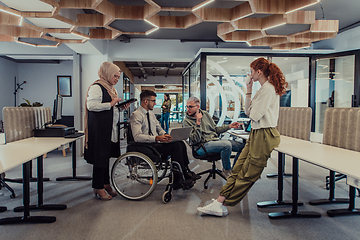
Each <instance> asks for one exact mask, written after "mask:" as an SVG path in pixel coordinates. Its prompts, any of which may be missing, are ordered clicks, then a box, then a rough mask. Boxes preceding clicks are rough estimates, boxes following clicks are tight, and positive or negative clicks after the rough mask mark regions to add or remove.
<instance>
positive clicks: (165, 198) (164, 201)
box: [162, 191, 172, 203]
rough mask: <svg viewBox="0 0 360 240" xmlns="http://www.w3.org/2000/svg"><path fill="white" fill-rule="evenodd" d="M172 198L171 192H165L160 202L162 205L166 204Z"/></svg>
mask: <svg viewBox="0 0 360 240" xmlns="http://www.w3.org/2000/svg"><path fill="white" fill-rule="evenodd" d="M171 198H172V192H170V191H165V192H164V194H163V195H162V201H163V203H168V202H170V201H171Z"/></svg>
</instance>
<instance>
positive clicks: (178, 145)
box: [130, 90, 200, 190]
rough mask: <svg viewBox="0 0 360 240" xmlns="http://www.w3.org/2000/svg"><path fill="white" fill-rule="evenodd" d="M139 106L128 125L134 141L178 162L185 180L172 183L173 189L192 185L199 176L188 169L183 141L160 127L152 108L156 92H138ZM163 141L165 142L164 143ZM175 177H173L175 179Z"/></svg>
mask: <svg viewBox="0 0 360 240" xmlns="http://www.w3.org/2000/svg"><path fill="white" fill-rule="evenodd" d="M140 101H141V105H140V107H139V108H138V109H137V110H136V111H135V112H133V113H132V114H131V117H130V126H131V131H132V135H133V138H134V141H135V142H140V143H149V144H151V145H152V146H153V147H154V148H155V149H156V150H157V151H158V152H159V153H160V154H162V155H164V156H169V155H170V156H171V160H172V161H176V162H178V163H179V164H180V166H181V170H182V172H183V175H184V178H185V180H186V181H185V182H183V183H182V182H180V183H177V182H175V183H174V190H176V189H177V188H180V187H182V188H183V189H184V190H187V189H190V188H191V187H193V186H194V183H195V180H196V179H199V178H200V176H198V175H196V174H195V173H193V172H192V171H190V169H189V167H188V164H189V159H188V156H187V151H186V146H185V143H184V142H183V141H174V142H172V141H171V140H172V137H171V136H170V135H169V134H167V133H166V132H165V130H164V129H162V128H161V126H160V124H159V121H158V120H157V119H156V117H155V114H154V113H153V112H152V111H150V110H153V108H154V106H155V104H156V93H154V92H153V91H150V90H144V91H142V93H141V94H140ZM164 143H165V144H164ZM176 179H177V178H176V177H175V180H176Z"/></svg>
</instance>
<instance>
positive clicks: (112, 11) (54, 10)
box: [0, 0, 339, 49]
mask: <svg viewBox="0 0 360 240" xmlns="http://www.w3.org/2000/svg"><path fill="white" fill-rule="evenodd" d="M0 1H1V0H0ZM11 1H13V2H19V1H20V0H16V1H15V0H2V1H1V2H3V3H4V5H0V41H17V42H19V43H24V44H30V45H32V46H38V47H40V46H43V47H57V46H59V45H60V44H62V43H79V44H81V43H85V42H87V41H88V40H89V39H108V40H114V39H117V38H118V37H120V36H122V35H129V34H132V35H134V34H136V35H151V34H152V33H154V32H155V31H157V30H159V29H187V28H190V27H192V26H195V25H197V24H200V23H203V22H215V23H218V25H217V36H218V37H219V38H220V39H222V40H223V41H224V42H245V43H247V44H248V45H249V46H269V47H270V48H271V49H295V48H304V47H310V45H311V43H312V42H315V41H320V40H324V39H328V38H333V37H335V36H336V34H337V32H338V30H339V21H338V20H316V19H315V12H314V11H302V10H301V9H303V8H306V7H308V6H310V5H313V4H319V0H244V1H239V0H182V1H175V0H168V1H165V0H132V1H128V0H58V1H56V0H26V1H29V2H33V3H34V5H35V3H36V6H41V10H38V11H37V10H33V11H25V10H22V9H21V8H20V7H17V6H11V3H10V2H11ZM23 1H24V0H23ZM8 2H9V3H8ZM7 3H8V4H7ZM6 4H7V5H8V6H10V7H7V6H5V5H6ZM39 9H40V8H39ZM84 12H86V13H84ZM70 13H71V14H70ZM40 20H45V21H46V24H44V23H42V24H41V23H40V24H38V23H39V21H40ZM126 21H128V22H126ZM133 22H136V23H140V24H138V26H137V27H132V26H133V25H132V24H133ZM52 23H54V25H51V24H52ZM139 25H140V27H139ZM53 26H54V27H53ZM29 39H42V41H29Z"/></svg>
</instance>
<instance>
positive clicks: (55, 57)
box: [5, 42, 73, 60]
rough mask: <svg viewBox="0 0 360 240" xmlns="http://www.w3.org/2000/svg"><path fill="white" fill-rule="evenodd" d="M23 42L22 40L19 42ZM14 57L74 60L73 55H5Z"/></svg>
mask: <svg viewBox="0 0 360 240" xmlns="http://www.w3.org/2000/svg"><path fill="white" fill-rule="evenodd" d="M19 43H22V42H19ZM5 56H7V57H9V58H13V59H47V60H72V59H73V56H72V55H31V54H28V55H16V54H14V55H5Z"/></svg>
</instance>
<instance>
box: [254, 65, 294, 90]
mask: <svg viewBox="0 0 360 240" xmlns="http://www.w3.org/2000/svg"><path fill="white" fill-rule="evenodd" d="M250 67H251V68H252V69H254V70H255V71H256V70H261V71H262V72H263V73H264V75H265V77H267V79H268V81H269V83H271V84H272V85H273V86H274V87H275V92H276V93H277V94H278V95H280V96H282V95H284V94H285V93H286V88H287V87H288V83H287V82H286V81H285V77H284V75H283V73H282V72H281V70H280V68H279V67H278V66H277V65H276V64H275V63H270V62H269V61H268V60H267V59H265V58H258V59H256V60H255V61H253V62H252V63H251V64H250Z"/></svg>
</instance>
